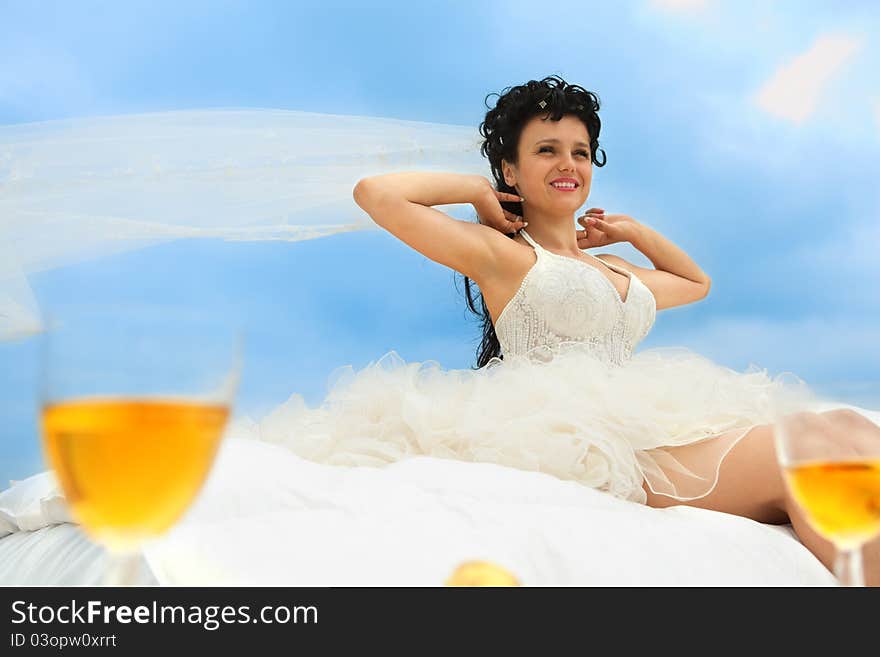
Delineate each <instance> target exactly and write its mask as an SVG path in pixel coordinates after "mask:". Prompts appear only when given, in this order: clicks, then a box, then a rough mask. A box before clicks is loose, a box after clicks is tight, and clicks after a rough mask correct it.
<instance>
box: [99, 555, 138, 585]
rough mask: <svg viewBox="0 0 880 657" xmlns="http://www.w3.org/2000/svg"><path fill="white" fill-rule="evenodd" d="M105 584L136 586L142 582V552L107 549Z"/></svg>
mask: <svg viewBox="0 0 880 657" xmlns="http://www.w3.org/2000/svg"><path fill="white" fill-rule="evenodd" d="M106 564H107V565H106V567H105V570H104V581H103V582H102V584H103V585H104V586H135V585H137V584H140V583H141V582H140V571H141V553H140V552H139V551H137V550H134V551H131V552H113V551H110V550H108V551H107V561H106Z"/></svg>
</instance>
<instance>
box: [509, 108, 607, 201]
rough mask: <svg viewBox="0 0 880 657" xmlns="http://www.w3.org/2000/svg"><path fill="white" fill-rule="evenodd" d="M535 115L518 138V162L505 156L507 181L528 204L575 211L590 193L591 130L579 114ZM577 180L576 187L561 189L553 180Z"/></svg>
mask: <svg viewBox="0 0 880 657" xmlns="http://www.w3.org/2000/svg"><path fill="white" fill-rule="evenodd" d="M546 116H547V115H541V116H536V117H533V118H532V119H531V120H530V121H529V122H528V123H527V124H526V126H525V127H524V128H523V131H522V134H521V135H520V139H519V146H518V155H519V163H518V164H517V165H513V164H510V163H508V162H506V161H505V160H502V170H503V172H504V178H505V182H506V183H507V184H508V185H511V186H513V187H515V189H516V190H517V193H519V195H520V196H522V197H524V198H525V199H526V202H525V207H527V208H534V209H536V210H537V209H541V210H542V211H544V212H549V213H552V214H574V213H575V212H576V211H577V210H578V208H580V207H581V206H582V205H583V204H584V202H585V201H586V200H587V197H588V196H589V195H590V184H591V182H592V178H593V163H592V160H591V159H590V155H591V154H590V134H589V132H588V131H587V126H585V125H584V123H583V121H581V120H580V119H579V118H577V117H576V116H572V115H566V116H563V117H562V118H561V119H560V120H559V121H552V120H549V119H545V118H544V117H546ZM559 178H568V179H571V180H574V181H575V182H576V184H577V186H576V187H575V188H574V190H573V191H572V190H570V188H569V189H568V190H566V189H559V188H558V187H554V186H553V184H552V183H553V181H554V180H557V179H559Z"/></svg>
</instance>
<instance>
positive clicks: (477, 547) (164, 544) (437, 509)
mask: <svg viewBox="0 0 880 657" xmlns="http://www.w3.org/2000/svg"><path fill="white" fill-rule="evenodd" d="M25 493H26V494H25ZM63 515H64V507H63V505H59V499H58V492H57V489H53V484H52V479H51V476H49V475H48V473H44V474H43V475H38V476H37V477H34V478H31V479H29V480H25V482H20V483H19V484H18V486H16V487H13V488H11V489H8V490H6V491H4V492H3V493H0V518H2V519H3V521H0V534H2V533H3V532H4V531H7V532H9V531H11V533H9V534H8V535H6V536H5V538H2V539H0V584H6V585H10V584H13V585H16V584H18V585H29V584H33V585H46V584H49V585H51V584H74V585H76V584H97V583H99V582H100V575H101V571H102V568H103V555H102V553H101V551H100V550H99V549H98V548H96V547H95V546H93V545H92V544H91V543H89V542H88V540H87V539H86V538H85V537H84V535H83V534H82V532H81V531H80V529H79V528H78V527H77V526H76V525H73V524H70V523H61V524H58V521H59V517H63ZM41 517H42V519H43V521H44V524H45V526H42V527H41V526H40V518H41ZM4 523H5V524H4ZM19 525H24V526H25V527H26V528H27V529H29V530H30V531H22V529H24V528H25V527H21V526H19ZM471 559H487V560H490V561H493V562H495V563H498V564H500V565H502V566H504V567H506V568H508V569H510V570H511V571H512V572H513V573H514V574H515V575H516V576H517V577H518V578H519V580H520V581H521V583H522V584H523V585H527V586H557V585H558V586H569V585H579V586H629V585H634V586H707V585H708V586H749V585H755V586H777V585H778V586H826V585H833V584H834V578H833V577H832V576H831V574H830V573H829V572H828V571H827V570H826V569H825V568H824V566H822V564H821V563H820V562H819V561H818V560H817V559H816V558H815V557H814V556H813V555H812V553H810V551H809V550H808V549H807V548H806V547H804V546H803V545H801V543H800V542H799V541H798V540H797V538H796V536H795V535H794V533H793V531H792V530H791V529H790V527H789V526H787V525H785V526H772V525H766V524H761V523H758V522H755V521H752V520H749V519H746V518H742V517H739V516H734V515H730V514H725V513H720V512H716V511H708V510H705V509H698V508H693V507H687V506H678V507H671V508H667V509H653V508H650V507H647V506H643V505H640V504H637V503H633V502H627V501H623V500H619V499H616V498H613V497H611V496H610V495H608V494H605V493H601V492H599V491H596V490H593V489H590V488H586V487H584V486H582V485H580V484H577V483H574V482H571V481H563V480H560V479H557V478H556V477H553V476H551V475H548V474H543V473H539V472H527V471H522V470H517V469H514V468H508V467H505V466H501V465H496V464H490V463H470V462H461V461H453V460H446V459H438V458H433V457H426V456H419V457H414V458H411V459H407V460H404V461H400V462H397V463H394V464H391V465H389V466H385V467H383V468H370V467H360V468H349V467H341V466H326V465H320V464H316V463H312V462H310V461H306V460H303V459H302V458H300V457H298V456H296V455H295V454H293V453H292V452H290V451H288V450H286V449H284V448H283V447H279V446H277V445H273V444H269V443H262V442H256V441H251V440H241V439H234V438H227V439H226V440H225V441H224V443H223V446H222V448H221V450H220V453H219V455H218V458H217V462H216V463H215V467H214V469H213V471H212V474H211V476H210V477H209V480H208V482H207V483H206V485H205V488H204V489H203V491H202V493H201V495H200V496H199V498H198V499H197V500H196V503H195V504H194V505H193V507H192V508H191V509H190V511H189V512H188V513H187V515H186V516H185V517H184V519H183V520H182V521H181V522H180V523H179V525H178V526H177V527H176V528H175V529H174V530H173V531H172V532H170V533H169V535H168V536H166V537H165V538H164V539H162V540H161V541H158V542H156V543H154V544H153V545H151V546H149V547H148V548H147V549H146V550H145V560H144V568H143V570H142V577H141V582H142V583H144V584H154V583H158V584H160V585H282V586H288V585H289V586H371V585H375V586H397V585H399V586H439V585H442V584H443V583H444V582H445V581H446V578H447V577H448V576H449V574H450V573H451V572H452V571H453V570H454V569H455V567H456V566H457V565H459V564H460V563H461V562H463V561H466V560H471Z"/></svg>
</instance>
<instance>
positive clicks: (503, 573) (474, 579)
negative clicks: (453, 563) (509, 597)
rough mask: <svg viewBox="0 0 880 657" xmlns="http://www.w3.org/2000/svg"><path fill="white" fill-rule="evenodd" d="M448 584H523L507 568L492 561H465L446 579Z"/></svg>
mask: <svg viewBox="0 0 880 657" xmlns="http://www.w3.org/2000/svg"><path fill="white" fill-rule="evenodd" d="M446 586H521V584H520V583H519V580H518V579H517V578H516V577H514V575H513V573H511V572H510V571H509V570H507V569H506V568H502V567H501V566H498V565H496V564H494V563H491V562H490V561H465V562H464V563H462V564H461V565H459V566H458V568H456V569H455V571H454V572H453V573H452V575H450V577H449V579H448V580H446Z"/></svg>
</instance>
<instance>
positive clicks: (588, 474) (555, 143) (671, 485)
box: [0, 76, 880, 583]
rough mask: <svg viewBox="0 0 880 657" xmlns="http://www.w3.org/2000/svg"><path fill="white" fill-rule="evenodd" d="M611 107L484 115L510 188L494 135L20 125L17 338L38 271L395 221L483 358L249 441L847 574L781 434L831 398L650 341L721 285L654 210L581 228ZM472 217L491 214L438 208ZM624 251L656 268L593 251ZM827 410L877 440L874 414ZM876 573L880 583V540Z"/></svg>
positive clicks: (510, 99) (282, 409)
mask: <svg viewBox="0 0 880 657" xmlns="http://www.w3.org/2000/svg"><path fill="white" fill-rule="evenodd" d="M598 110H599V102H598V98H597V97H596V96H595V95H594V94H592V93H590V92H588V91H586V90H585V89H583V88H582V87H579V86H576V85H569V84H567V83H566V82H565V81H563V80H561V79H560V78H558V77H555V76H552V77H548V78H544V79H543V80H540V81H535V80H532V81H529V82H528V83H526V84H523V85H519V86H515V87H511V88H509V89H506V90H505V91H504V92H503V93H502V94H501V95H500V96H499V97H498V99H497V102H496V103H495V105H494V107H491V108H489V111H488V112H487V114H486V116H485V120H484V121H483V122H482V124H481V125H480V135H481V137H482V139H481V140H480V141H481V148H480V152H481V154H482V155H483V157H485V158H487V159H488V162H489V165H490V170H491V177H492V179H491V180H490V179H487V178H486V177H485V176H484V175H480V173H478V172H485V162H484V161H482V160H481V159H480V158H479V157H478V156H477V154H476V153H475V150H476V149H475V148H474V144H473V139H472V134H471V133H472V129H471V128H469V127H460V126H448V125H443V124H417V123H415V122H409V121H401V120H394V119H386V118H377V117H351V116H345V115H322V114H314V113H302V112H287V111H276V110H271V111H270V110H266V111H241V110H235V111H219V112H214V111H211V112H190V111H186V112H176V113H169V114H161V115H155V116H154V115H135V116H129V117H109V118H106V119H85V120H81V121H73V122H67V121H61V122H50V123H47V124H45V125H42V126H40V125H24V126H19V127H16V126H13V127H8V128H3V129H0V179H2V180H3V181H4V183H5V185H6V187H5V188H4V208H5V216H6V219H5V220H4V221H0V233H2V234H3V236H4V237H6V238H7V239H0V339H4V338H5V337H10V336H12V337H15V336H19V335H26V334H28V333H29V332H36V331H38V330H39V322H38V321H37V312H36V310H37V304H36V299H35V295H34V294H33V292H32V290H31V289H30V288H29V286H28V285H27V282H26V278H25V274H27V273H31V272H39V271H43V270H45V269H47V268H50V267H53V266H58V265H62V264H69V263H72V262H78V261H80V260H82V259H87V258H91V257H94V256H96V255H100V254H102V253H103V254H109V253H117V252H120V251H121V250H123V249H127V248H137V247H138V246H143V245H147V244H152V243H160V242H162V241H167V240H171V239H184V238H190V237H206V238H217V237H221V238H224V239H229V240H264V239H274V240H285V241H297V240H303V239H313V238H315V237H321V236H326V235H331V234H336V233H339V232H346V231H353V230H362V229H364V228H365V227H366V228H371V229H375V228H376V226H377V225H378V227H380V228H383V229H384V230H387V231H388V232H389V233H391V234H392V235H394V236H395V237H397V238H398V239H399V240H401V241H402V242H404V243H405V244H407V245H408V246H410V247H411V248H413V249H415V250H416V251H418V252H419V253H421V254H423V255H424V256H426V257H428V258H430V259H431V260H433V261H435V262H438V263H440V264H442V265H444V266H446V267H448V268H450V269H452V270H453V271H455V272H457V273H458V274H461V275H463V276H464V277H465V285H466V287H465V292H466V300H467V302H468V304H469V307H470V309H471V310H472V311H473V312H474V313H476V314H477V315H478V316H479V317H480V318H481V319H482V329H483V330H482V336H481V341H480V345H479V348H478V352H477V357H476V367H475V368H473V369H469V370H468V369H463V370H445V369H443V368H441V367H440V366H439V364H438V363H436V362H435V361H427V362H424V363H406V362H404V361H403V360H402V359H401V358H400V357H399V356H398V355H397V354H396V352H393V351H392V352H390V353H388V354H386V355H385V356H384V357H382V358H381V359H379V361H377V362H376V363H374V364H371V365H369V366H367V367H366V368H364V369H362V370H360V371H357V372H355V371H354V370H352V369H351V368H350V367H344V368H342V372H341V375H340V376H338V377H336V380H335V381H334V382H333V385H332V387H331V389H330V391H329V393H328V394H327V396H326V398H325V400H324V401H323V402H322V403H321V404H320V405H319V406H317V407H315V408H310V407H308V406H307V405H306V404H305V403H304V400H303V397H302V396H301V395H299V394H293V395H291V397H290V398H289V399H288V400H287V401H286V402H284V403H283V404H281V405H279V406H278V407H277V408H275V409H274V410H273V411H272V412H271V413H269V414H267V415H266V416H265V417H261V418H259V419H258V420H256V421H255V420H251V419H249V418H236V421H235V422H233V424H232V426H231V427H230V431H229V432H228V435H236V434H237V437H242V438H253V439H257V440H265V441H270V442H275V443H278V444H282V445H284V446H286V447H288V448H290V449H291V450H293V451H294V452H295V453H297V455H299V456H301V457H303V458H306V459H309V460H312V461H316V462H319V463H325V464H331V465H366V466H382V465H385V464H388V463H391V462H394V461H398V460H401V459H405V458H408V457H410V456H414V455H429V456H434V457H440V458H450V459H459V460H465V461H481V462H490V463H498V464H501V465H506V466H509V467H514V468H520V469H523V470H532V471H538V472H542V473H546V474H548V475H551V476H554V477H557V478H559V479H564V480H570V481H573V482H577V483H578V484H580V485H584V486H588V487H591V488H595V489H597V490H601V491H604V492H607V493H608V494H610V495H612V496H615V497H618V498H620V499H624V500H629V501H632V502H635V503H639V504H646V505H649V506H652V507H666V506H671V505H675V504H686V505H690V506H694V507H701V508H705V509H714V510H717V511H722V512H725V513H731V514H736V515H740V516H744V517H747V518H751V519H754V520H756V521H759V522H765V523H778V524H783V523H789V522H790V523H791V524H792V526H793V528H794V530H795V531H796V532H797V534H798V536H799V538H800V540H801V542H802V543H803V544H804V545H805V546H806V547H808V548H809V549H810V550H811V551H812V552H813V553H814V554H815V555H816V556H817V557H818V558H819V559H820V560H821V561H822V563H823V564H825V565H826V567H828V568H829V569H830V568H831V564H832V559H833V556H834V549H833V546H832V545H831V544H830V543H828V542H827V541H826V540H825V539H823V538H822V537H820V536H819V535H817V534H816V533H815V532H814V531H812V529H811V528H810V527H809V526H808V524H807V523H806V521H805V519H804V518H803V516H802V515H801V514H800V513H799V511H798V508H797V506H796V505H795V504H794V502H793V501H792V499H791V498H790V497H789V496H788V493H787V490H786V487H785V485H784V481H783V479H782V473H781V470H780V467H779V465H778V464H777V460H776V455H775V448H774V443H773V439H772V438H773V437H772V432H771V422H772V420H773V418H774V417H775V415H776V413H777V412H780V411H781V412H783V413H792V414H793V413H801V412H814V411H815V410H821V409H819V408H818V406H819V404H816V403H815V402H816V398H815V396H814V394H813V393H812V391H811V390H810V389H809V387H808V386H806V384H805V383H804V382H803V381H801V380H800V379H798V378H797V377H792V379H793V380H792V381H785V380H784V379H783V376H782V375H780V376H778V377H775V378H771V377H769V376H768V375H767V373H766V371H765V370H759V369H757V368H755V369H750V370H747V371H746V372H736V371H734V370H731V369H729V368H726V367H722V366H721V365H719V364H716V363H714V362H712V361H711V360H709V359H708V358H705V357H703V356H701V355H700V354H697V353H695V352H692V351H690V350H688V349H686V348H683V347H662V348H654V349H643V350H640V351H636V348H637V347H638V345H639V343H640V342H641V341H642V340H643V339H644V338H645V336H646V335H647V334H648V333H649V332H650V330H651V328H652V327H653V324H654V321H655V318H656V312H657V311H658V310H662V309H665V308H671V307H675V306H681V305H684V304H689V303H694V302H696V301H699V300H700V299H702V298H704V297H705V296H706V295H707V294H708V292H709V290H710V285H711V281H710V278H709V276H708V275H707V274H706V273H705V272H704V271H703V270H702V269H701V268H700V267H699V266H698V265H697V263H695V262H694V261H693V260H692V259H691V258H690V257H689V256H688V255H687V253H685V252H684V251H683V250H682V249H681V248H679V247H678V246H676V245H675V244H673V243H672V242H671V241H669V240H668V239H666V238H665V237H664V236H663V235H661V234H660V233H658V232H657V231H655V230H653V229H652V228H650V227H649V226H647V225H644V224H642V223H640V222H639V221H638V220H637V219H636V218H633V217H630V216H627V215H624V214H616V213H611V212H608V213H606V212H605V211H604V210H603V209H601V208H597V207H594V208H592V209H590V210H589V211H588V212H587V213H586V214H585V215H584V216H583V217H580V218H579V219H578V220H577V221H575V213H576V212H577V211H578V209H579V208H580V207H583V205H584V204H585V203H586V201H587V199H588V197H589V193H590V187H591V182H592V174H593V166H594V165H595V166H602V165H604V163H605V158H604V151H603V152H602V153H601V158H600V157H599V153H600V151H601V150H602V149H600V148H599V136H600V128H601V122H600V120H599V116H598ZM472 156H474V157H473V160H474V161H473V162H472V161H471V157H472ZM426 161H428V162H430V164H431V165H432V170H431V171H426V170H418V171H415V170H413V169H414V168H416V167H417V165H420V164H424V163H425V162H426ZM389 165H393V166H389ZM437 166H442V167H444V169H440V170H439V171H438V170H436V167H437ZM453 171H455V172H453ZM465 171H466V173H465ZM353 186H354V200H355V202H356V204H357V205H355V204H354V203H352V198H351V194H352V187H353ZM455 204H465V205H470V206H472V207H473V208H474V209H475V211H476V214H477V219H478V221H476V222H469V221H461V220H458V219H456V218H454V217H452V216H451V215H449V214H446V213H444V212H442V211H440V210H438V209H437V208H436V207H435V206H445V205H455ZM358 206H360V207H358ZM364 213H366V215H369V217H371V218H372V222H370V221H369V219H368V218H367V216H366V215H365V214H364ZM578 224H579V227H578ZM47 236H51V237H52V239H47ZM624 242H628V243H630V244H631V245H632V246H633V247H634V248H636V249H637V250H639V251H640V252H641V253H643V254H644V255H645V256H646V257H647V258H648V259H649V260H650V261H651V262H652V263H653V265H654V268H643V267H638V266H636V265H634V264H632V263H630V262H628V261H626V260H624V259H622V258H620V257H617V256H615V255H612V254H608V253H598V254H597V255H593V254H591V253H587V250H588V249H602V248H604V247H607V246H609V245H613V244H615V243H624ZM471 282H474V283H476V285H477V287H478V288H479V292H480V298H479V305H477V304H476V303H475V301H474V297H473V295H472V288H471ZM786 374H788V373H786ZM825 415H826V416H827V417H828V418H829V419H831V420H832V421H834V422H836V423H840V424H842V425H844V426H846V425H847V424H848V423H862V424H868V425H870V427H869V428H870V429H872V430H874V431H878V429H877V427H876V426H875V425H874V424H873V423H872V422H870V421H869V420H868V419H867V418H865V417H864V416H862V415H861V414H859V413H856V412H853V411H852V410H835V411H831V412H826V413H825ZM864 562H865V575H866V580H867V581H868V582H869V583H871V582H873V583H880V542H874V543H872V544H870V545H868V546H866V548H865V550H864Z"/></svg>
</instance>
